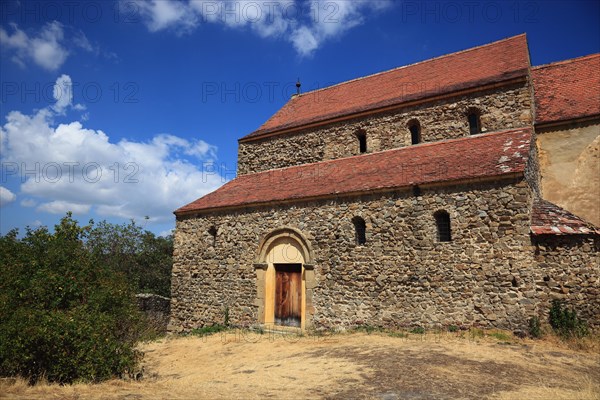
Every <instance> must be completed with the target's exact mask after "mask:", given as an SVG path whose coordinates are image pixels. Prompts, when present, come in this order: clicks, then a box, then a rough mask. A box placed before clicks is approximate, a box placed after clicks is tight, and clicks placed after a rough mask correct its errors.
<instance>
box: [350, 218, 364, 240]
mask: <svg viewBox="0 0 600 400" xmlns="http://www.w3.org/2000/svg"><path fill="white" fill-rule="evenodd" d="M352 223H353V224H354V238H355V240H356V244H358V245H363V244H365V243H367V225H366V224H365V220H364V219H362V218H361V217H354V218H352Z"/></svg>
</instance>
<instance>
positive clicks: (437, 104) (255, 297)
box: [170, 35, 600, 331]
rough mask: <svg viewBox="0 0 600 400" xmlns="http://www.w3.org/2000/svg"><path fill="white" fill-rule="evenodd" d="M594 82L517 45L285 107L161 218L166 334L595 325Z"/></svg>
mask: <svg viewBox="0 0 600 400" xmlns="http://www.w3.org/2000/svg"><path fill="white" fill-rule="evenodd" d="M599 70H600V55H599V54H596V55H593V56H588V57H583V58H581V59H576V60H570V61H565V62H563V63H557V64H550V65H547V66H541V67H534V68H532V67H531V65H530V60H529V52H528V48H527V40H526V37H525V35H519V36H515V37H511V38H508V39H505V40H501V41H498V42H495V43H491V44H487V45H484V46H480V47H476V48H472V49H468V50H464V51H460V52H457V53H453V54H449V55H446V56H442V57H438V58H434V59H431V60H427V61H423V62H420V63H416V64H412V65H408V66H405V67H400V68H396V69H393V70H390V71H386V72H381V73H377V74H374V75H371V76H367V77H363V78H359V79H355V80H352V81H348V82H344V83H341V84H338V85H334V86H331V87H328V88H324V89H320V90H315V91H312V92H307V93H303V94H299V95H296V96H293V97H292V98H291V99H290V100H289V102H288V103H287V104H286V105H284V106H283V108H281V109H280V110H279V111H278V112H277V113H276V114H275V115H274V116H273V117H271V118H270V119H269V120H268V121H267V122H265V123H264V124H263V125H262V126H261V127H260V128H259V129H258V130H257V131H255V132H253V133H251V134H249V135H247V136H245V137H243V138H241V139H240V140H239V154H238V176H237V177H236V178H235V179H233V180H232V181H230V182H228V183H226V184H225V185H223V186H222V187H221V188H219V189H217V190H216V191H214V192H212V193H210V194H208V195H206V196H204V197H202V198H200V199H198V200H196V201H194V202H192V203H190V204H188V205H185V206H183V207H181V208H179V209H178V210H176V211H175V215H176V219H177V226H176V231H175V254H174V265H173V276H172V300H171V320H170V329H171V330H174V331H176V330H189V329H192V328H195V327H200V326H205V325H211V324H213V323H222V322H223V318H224V313H225V312H226V310H227V312H228V315H229V318H230V321H231V322H232V323H234V324H237V325H240V326H251V325H257V324H263V325H275V326H297V327H300V328H302V329H312V328H317V329H320V328H336V327H351V326H356V325H363V324H368V325H377V326H383V327H410V326H423V327H433V326H438V327H441V326H449V325H458V326H472V325H477V326H483V327H499V328H508V329H518V328H523V327H525V326H526V324H527V321H528V319H529V318H530V317H532V316H539V315H543V314H544V313H546V312H547V309H548V307H549V304H550V301H551V300H552V299H554V298H560V299H563V300H564V301H565V302H566V303H567V304H568V305H570V306H572V307H574V308H575V309H576V310H577V311H578V312H579V314H580V315H581V316H582V317H583V318H585V319H587V320H588V321H589V322H590V323H591V324H592V325H599V324H600V263H599V261H600V260H599V252H598V251H599V248H600V229H598V228H596V226H594V225H593V224H591V223H590V222H587V221H586V220H584V219H582V218H580V217H578V216H576V215H577V214H578V215H581V216H584V217H586V218H588V219H591V220H594V218H597V216H598V213H597V211H598V208H597V207H598V198H600V190H599V188H598V180H597V179H598V176H597V175H596V176H592V175H593V174H592V173H593V171H594V169H595V170H596V171H598V168H599V162H600V161H599V158H598V141H599V139H598V137H599V136H600V124H599V121H600V98H599V97H598V93H600V81H599V75H598V71H599ZM565 77H567V78H568V79H565ZM557 132H558V133H557ZM572 143H573V144H572ZM570 146H577V150H573V151H572V152H570V153H569V154H568V156H564V154H561V151H562V150H561V149H563V148H565V147H570ZM590 146H591V147H590ZM594 146H595V147H594ZM565 160H567V161H565ZM563 162H564V163H566V164H565V165H564V166H565V168H566V169H570V170H569V171H561V167H560V165H556V164H557V163H558V164H560V163H563ZM586 168H587V169H586ZM583 169H585V171H587V172H585V173H582V172H578V171H582V170H583ZM573 188H575V189H573ZM564 191H572V192H573V193H581V194H582V195H581V196H578V195H577V194H574V195H573V196H571V197H569V196H568V195H566V194H565V193H564ZM584 194H585V196H584ZM588 194H589V195H590V196H589V197H586V196H587V195H588ZM561 196H562V197H561ZM593 196H595V197H593ZM593 199H595V203H594V200H593ZM548 200H550V201H553V203H551V202H549V201H548ZM555 203H556V204H555ZM561 205H562V206H564V208H563V207H560V206H561ZM594 207H596V208H594ZM594 210H595V211H594ZM594 212H596V214H594ZM594 216H596V217H594ZM594 222H596V223H598V221H594Z"/></svg>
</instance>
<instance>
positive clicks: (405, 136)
mask: <svg viewBox="0 0 600 400" xmlns="http://www.w3.org/2000/svg"><path fill="white" fill-rule="evenodd" d="M531 98H532V97H531V90H530V86H529V84H528V83H521V84H513V85H511V86H507V87H502V88H498V89H492V90H487V91H481V92H476V93H473V94H469V95H463V96H459V97H454V98H449V99H442V100H437V101H432V102H428V103H423V104H420V105H416V106H412V107H406V108H403V109H400V110H397V111H394V112H389V113H386V114H379V115H376V116H371V117H366V118H364V117H363V118H357V119H353V120H349V121H343V122H338V123H334V124H329V125H325V126H322V127H317V128H312V129H306V130H303V131H300V132H296V133H293V134H283V135H278V136H274V137H271V138H265V139H261V140H256V141H252V142H242V143H240V144H239V148H238V171H237V173H238V175H245V174H250V173H255V172H260V171H265V170H269V169H273V168H282V167H289V166H293V165H301V164H306V163H312V162H319V161H324V160H332V159H337V158H342V157H348V156H352V155H356V154H358V153H359V148H358V140H357V137H356V134H357V132H358V131H360V130H361V129H362V130H364V131H365V132H366V137H367V152H374V151H381V150H389V149H394V148H399V147H404V146H410V145H411V135H410V131H409V130H408V124H409V122H410V121H411V120H412V119H417V120H418V121H419V123H420V125H421V138H422V142H434V141H439V140H443V139H453V138H459V137H464V136H468V135H469V125H468V120H467V114H468V111H469V109H471V108H476V109H478V110H479V111H480V112H481V126H482V130H483V132H493V131H498V130H503V129H510V128H520V127H525V126H531V124H532V114H533V108H532V107H533V103H532V101H531Z"/></svg>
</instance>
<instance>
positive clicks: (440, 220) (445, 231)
mask: <svg viewBox="0 0 600 400" xmlns="http://www.w3.org/2000/svg"><path fill="white" fill-rule="evenodd" d="M433 216H434V217H435V224H436V225H437V239H438V242H450V241H451V240H452V230H451V227H450V214H448V213H447V212H446V211H443V210H442V211H438V212H436V213H435V214H434V215H433Z"/></svg>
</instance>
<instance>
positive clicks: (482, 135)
mask: <svg viewBox="0 0 600 400" xmlns="http://www.w3.org/2000/svg"><path fill="white" fill-rule="evenodd" d="M526 130H531V128H530V127H527V126H524V127H521V128H511V129H505V130H501V131H493V132H485V133H479V134H477V135H469V136H462V137H458V138H452V139H444V140H436V141H433V142H425V143H419V144H416V145H410V146H404V147H397V148H394V149H386V150H380V151H375V152H373V153H363V154H354V155H351V156H348V157H342V158H334V159H331V160H322V161H315V162H311V163H304V164H298V165H290V166H288V167H279V168H272V169H268V170H265V171H260V172H255V173H252V174H244V175H241V176H236V177H235V178H234V179H237V178H243V177H249V176H257V175H260V174H267V173H270V172H274V171H284V170H290V169H292V168H299V167H306V166H309V165H317V164H319V165H324V164H331V163H335V162H340V161H342V160H349V159H353V158H359V157H369V156H373V155H377V154H383V153H392V152H399V151H408V150H410V149H414V148H423V147H431V146H438V145H442V144H448V143H453V142H460V141H469V140H479V139H480V138H486V137H489V136H496V135H503V134H507V133H513V132H518V131H526ZM234 179H232V180H231V181H229V182H232V181H233V180H234Z"/></svg>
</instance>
